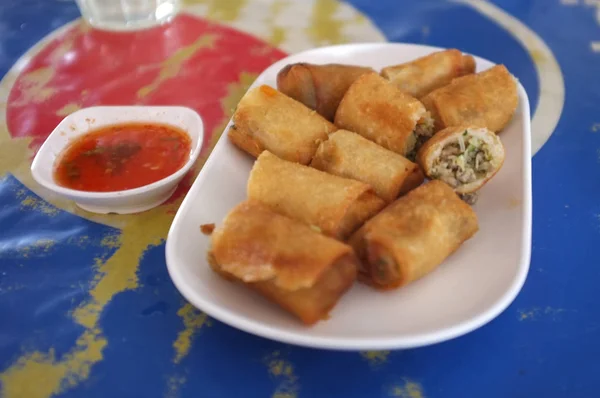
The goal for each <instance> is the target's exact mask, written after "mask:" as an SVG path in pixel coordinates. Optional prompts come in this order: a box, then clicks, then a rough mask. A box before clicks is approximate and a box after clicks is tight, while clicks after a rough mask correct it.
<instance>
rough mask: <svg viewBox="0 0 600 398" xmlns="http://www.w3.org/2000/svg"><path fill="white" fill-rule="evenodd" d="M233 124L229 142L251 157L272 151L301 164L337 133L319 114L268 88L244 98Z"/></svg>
mask: <svg viewBox="0 0 600 398" xmlns="http://www.w3.org/2000/svg"><path fill="white" fill-rule="evenodd" d="M233 123H234V124H233V126H232V127H231V128H230V129H229V132H228V136H229V139H230V140H231V142H233V143H234V144H235V145H236V146H237V147H239V148H241V149H242V150H244V151H246V152H248V153H249V154H250V155H252V156H254V157H258V155H260V154H261V152H262V151H264V150H268V151H271V152H273V153H274V154H276V155H277V156H279V157H281V158H282V159H286V160H289V161H291V162H297V163H301V164H309V163H310V161H311V159H312V157H313V155H314V153H315V151H316V150H317V147H318V146H319V143H320V142H321V141H322V140H325V139H327V134H328V133H331V132H333V131H335V130H336V127H335V126H334V125H333V124H331V123H330V122H329V121H327V120H326V119H324V118H323V117H322V116H321V115H319V114H317V113H316V112H315V111H313V110H311V109H309V108H307V107H306V106H304V105H303V104H301V103H299V102H298V101H296V100H294V99H292V98H290V97H288V96H286V95H285V94H283V93H281V92H279V91H277V90H275V89H274V88H272V87H269V86H266V85H263V86H260V87H256V88H254V89H252V90H250V91H248V92H247V93H246V95H244V97H243V98H242V100H241V101H240V103H239V104H238V106H237V109H236V111H235V113H234V114H233Z"/></svg>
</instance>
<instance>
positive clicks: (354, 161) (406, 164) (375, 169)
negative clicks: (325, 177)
mask: <svg viewBox="0 0 600 398" xmlns="http://www.w3.org/2000/svg"><path fill="white" fill-rule="evenodd" d="M311 166H312V167H314V168H317V169H319V170H323V171H326V172H328V173H330V174H334V175H337V176H340V177H345V178H352V179H354V180H358V181H362V182H364V183H366V184H369V185H371V186H372V187H373V189H374V190H375V193H376V194H377V196H379V197H380V198H382V199H383V200H385V201H387V202H392V201H393V200H395V199H396V198H397V197H398V196H399V195H402V194H404V193H406V192H408V191H410V190H411V189H413V188H415V187H417V186H419V185H421V183H422V182H423V179H424V176H423V173H422V172H421V168H420V167H419V166H418V165H417V164H416V163H413V162H411V161H410V160H408V159H406V158H405V157H404V156H402V155H399V154H397V153H395V152H392V151H390V150H388V149H385V148H383V147H381V146H379V145H377V144H375V143H374V142H371V141H369V140H367V139H366V138H363V137H361V136H360V135H358V134H356V133H352V132H350V131H347V130H338V131H336V132H335V133H332V134H330V135H329V139H328V140H327V141H323V142H322V143H321V145H319V148H318V149H317V153H316V154H315V157H314V158H313V160H312V163H311Z"/></svg>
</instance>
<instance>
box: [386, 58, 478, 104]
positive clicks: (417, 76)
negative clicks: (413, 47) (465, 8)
mask: <svg viewBox="0 0 600 398" xmlns="http://www.w3.org/2000/svg"><path fill="white" fill-rule="evenodd" d="M472 73H475V59H474V58H473V57H471V56H470V55H463V54H462V53H461V52H460V51H458V50H456V49H450V50H445V51H438V52H434V53H432V54H429V55H426V56H424V57H421V58H418V59H415V60H414V61H411V62H407V63H404V64H400V65H394V66H388V67H386V68H383V69H382V70H381V76H383V77H385V78H386V79H389V80H390V81H391V82H392V83H394V84H395V85H396V86H397V87H398V88H399V89H400V90H402V91H404V92H405V93H408V94H410V95H412V96H413V97H416V98H421V97H423V96H424V95H426V94H428V93H429V92H431V91H433V90H435V89H436V88H440V87H442V86H445V85H446V84H448V83H450V81H451V80H452V79H454V78H456V77H460V76H464V75H468V74H472Z"/></svg>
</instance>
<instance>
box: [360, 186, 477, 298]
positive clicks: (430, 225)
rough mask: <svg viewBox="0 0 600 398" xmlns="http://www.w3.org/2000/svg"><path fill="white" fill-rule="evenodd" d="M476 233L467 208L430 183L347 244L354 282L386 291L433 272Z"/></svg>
mask: <svg viewBox="0 0 600 398" xmlns="http://www.w3.org/2000/svg"><path fill="white" fill-rule="evenodd" d="M478 228H479V227H478V224H477V216H476V214H475V212H474V211H473V209H471V206H469V205H468V204H466V203H464V202H463V201H462V200H460V199H459V198H458V196H457V195H456V193H454V191H453V190H452V188H450V187H449V186H448V185H447V184H445V183H443V182H441V181H438V180H434V181H430V182H428V183H425V184H424V185H421V186H420V187H418V188H416V189H414V190H412V191H410V192H409V193H408V194H406V195H405V196H403V197H401V198H400V199H398V200H397V201H395V202H394V203H392V204H390V205H389V206H388V207H386V208H385V210H383V211H382V212H381V213H379V214H378V215H376V216H375V217H373V218H372V219H371V220H369V221H367V222H366V223H365V225H363V226H362V227H361V228H360V229H359V230H358V231H356V233H355V234H354V235H353V236H352V237H351V239H350V241H349V243H350V245H351V246H353V247H354V250H355V251H356V254H357V255H358V257H359V259H360V260H361V262H362V265H361V268H360V269H359V279H360V280H362V281H363V282H365V283H368V284H370V285H372V286H374V287H377V288H380V289H392V288H397V287H400V286H404V285H406V284H408V283H410V282H412V281H415V280H417V279H419V278H421V277H423V276H424V275H427V274H428V273H430V272H431V271H433V270H434V269H435V268H436V267H437V266H438V265H440V264H441V263H442V262H443V261H444V260H445V259H446V257H448V256H449V255H450V254H452V253H453V252H454V251H455V250H457V249H458V248H459V247H460V245H461V244H462V243H463V242H464V241H466V240H467V239H469V238H471V237H472V236H473V235H474V234H475V233H476V232H477V230H478Z"/></svg>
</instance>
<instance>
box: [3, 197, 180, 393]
mask: <svg viewBox="0 0 600 398" xmlns="http://www.w3.org/2000/svg"><path fill="white" fill-rule="evenodd" d="M38 200H39V199H38ZM39 201H40V202H42V203H44V202H43V201H41V200H39ZM179 203H180V202H179ZM179 203H174V204H172V205H168V206H164V207H159V208H156V209H153V210H149V211H148V212H146V213H141V214H137V215H135V216H129V218H128V221H129V222H128V223H127V225H126V226H125V227H124V228H123V230H122V231H121V235H120V236H119V238H118V243H119V244H118V247H115V242H114V240H112V239H107V240H104V242H105V243H106V244H107V245H108V248H113V249H114V248H116V250H115V252H114V253H113V254H112V256H110V257H109V258H107V259H103V258H98V259H96V275H95V277H94V280H93V282H92V288H91V290H90V291H89V294H90V299H89V300H88V301H86V302H84V303H82V304H81V305H79V307H77V309H76V310H75V311H74V312H73V314H72V316H73V319H74V321H75V322H76V323H78V324H80V325H82V326H83V327H84V328H85V331H84V332H83V334H82V335H81V336H80V337H79V338H78V339H77V341H76V342H75V344H74V346H73V347H71V349H70V350H69V351H68V353H67V354H65V355H64V356H63V357H62V358H56V357H55V355H54V351H53V350H52V349H51V350H50V351H48V352H47V353H41V352H39V351H34V352H32V353H25V354H24V355H22V356H21V358H19V359H18V360H17V361H16V362H15V363H13V364H12V365H11V366H10V367H9V368H8V369H7V370H6V371H5V372H4V373H2V374H1V375H0V380H1V381H2V385H3V397H4V398H17V397H23V396H26V397H28V398H49V397H51V396H52V395H55V394H58V393H60V392H62V391H65V390H66V389H68V388H70V387H73V386H75V385H77V384H78V383H80V382H81V381H82V380H85V379H86V378H87V377H88V376H89V373H90V371H91V368H92V366H93V365H94V364H95V363H97V362H98V361H100V360H102V350H103V349H104V347H105V346H106V345H107V344H108V341H107V340H106V338H105V337H104V336H102V333H101V330H100V325H99V319H100V315H101V313H102V311H103V310H104V308H105V307H106V305H107V304H108V303H109V302H110V300H112V299H113V298H114V297H115V296H116V295H117V294H119V293H121V292H124V291H126V290H132V289H135V288H136V287H137V286H138V279H137V270H138V266H139V261H140V258H142V256H143V254H144V252H145V251H146V250H147V249H148V247H149V246H151V245H158V244H160V243H161V242H163V239H164V237H165V236H166V234H167V231H168V229H169V226H170V224H171V220H172V218H173V215H172V214H171V212H169V211H168V210H173V209H175V208H176V207H177V206H179ZM48 206H49V205H48ZM56 211H58V210H56Z"/></svg>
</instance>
